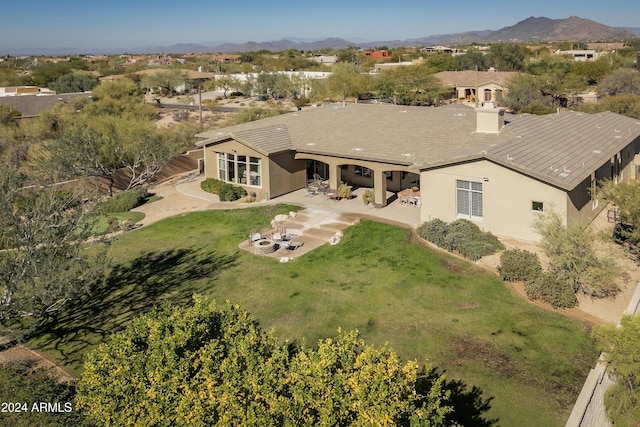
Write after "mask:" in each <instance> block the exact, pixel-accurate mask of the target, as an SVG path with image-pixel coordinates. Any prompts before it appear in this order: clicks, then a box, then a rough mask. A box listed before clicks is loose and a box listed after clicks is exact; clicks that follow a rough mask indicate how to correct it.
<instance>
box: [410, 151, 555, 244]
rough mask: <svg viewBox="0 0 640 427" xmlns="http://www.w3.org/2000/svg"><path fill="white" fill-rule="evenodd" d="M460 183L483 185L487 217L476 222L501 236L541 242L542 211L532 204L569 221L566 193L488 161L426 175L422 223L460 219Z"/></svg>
mask: <svg viewBox="0 0 640 427" xmlns="http://www.w3.org/2000/svg"><path fill="white" fill-rule="evenodd" d="M456 180H465V181H474V182H482V193H483V218H482V220H479V221H474V222H475V223H476V224H477V225H478V226H479V227H480V228H481V229H483V230H485V231H490V232H491V233H493V234H495V235H497V236H503V237H511V238H515V239H520V240H527V241H534V242H535V241H538V240H539V238H540V236H539V235H538V234H537V233H536V232H535V231H534V230H533V228H532V223H533V221H534V219H535V218H536V217H537V216H538V215H540V212H537V211H533V210H532V206H531V204H532V201H537V202H543V203H544V209H545V210H548V209H551V208H553V209H554V210H555V211H556V212H558V213H559V214H560V215H561V216H562V217H563V218H565V221H566V214H567V196H566V193H565V192H564V191H562V190H559V189H557V188H554V187H551V186H549V185H547V184H544V183H542V182H540V181H537V180H534V179H532V178H529V177H526V176H524V175H522V174H519V173H517V172H514V171H512V170H509V169H507V168H504V167H502V166H499V165H497V164H495V163H492V162H489V161H486V160H480V161H476V162H470V163H464V164H459V165H454V166H449V167H446V168H440V169H433V170H429V171H424V172H422V173H421V175H420V193H421V196H422V207H421V211H420V219H421V221H429V220H432V219H435V218H440V219H441V220H443V221H446V222H450V221H455V220H456V219H457V218H458V216H457V215H456Z"/></svg>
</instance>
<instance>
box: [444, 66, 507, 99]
mask: <svg viewBox="0 0 640 427" xmlns="http://www.w3.org/2000/svg"><path fill="white" fill-rule="evenodd" d="M518 74H519V73H517V72H514V71H497V70H496V69H495V68H493V67H492V68H490V69H489V70H488V71H474V70H466V71H441V72H439V73H435V74H434V76H435V77H436V78H437V79H438V80H440V82H441V83H442V85H444V86H446V87H449V88H451V89H452V90H453V93H454V98H455V99H459V100H462V101H466V102H473V103H475V101H476V100H477V101H479V102H487V101H495V102H500V101H501V100H502V96H503V95H504V94H505V93H506V92H507V86H508V85H509V82H510V81H511V79H512V78H513V77H514V76H516V75H518ZM476 91H477V92H478V94H479V96H476Z"/></svg>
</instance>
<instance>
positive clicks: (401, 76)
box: [376, 64, 449, 105]
mask: <svg viewBox="0 0 640 427" xmlns="http://www.w3.org/2000/svg"><path fill="white" fill-rule="evenodd" d="M376 89H377V91H378V93H379V94H380V96H381V97H382V98H385V99H389V100H391V101H392V102H393V103H394V104H400V105H435V104H437V103H438V100H439V99H440V98H441V97H442V96H443V95H444V94H446V93H448V92H449V89H446V88H444V87H443V86H442V85H441V84H440V82H439V81H438V79H437V78H435V77H434V76H433V74H432V70H431V68H430V67H429V66H428V65H426V64H421V65H411V66H406V67H399V68H398V69H396V70H388V71H384V72H383V73H382V75H381V76H380V78H379V79H378V80H377V82H376Z"/></svg>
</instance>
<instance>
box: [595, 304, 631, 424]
mask: <svg viewBox="0 0 640 427" xmlns="http://www.w3.org/2000/svg"><path fill="white" fill-rule="evenodd" d="M593 336H594V337H595V338H596V340H597V342H598V344H599V345H600V347H601V349H602V351H603V352H604V353H603V354H604V360H605V363H606V366H607V370H608V371H609V372H611V373H612V374H613V376H614V378H615V380H616V383H615V384H614V385H612V386H611V387H610V388H609V390H607V393H606V395H605V399H604V403H605V407H606V408H607V414H608V415H609V417H610V418H611V420H612V421H613V422H614V423H615V425H621V426H625V425H627V426H632V425H637V423H638V420H640V316H638V315H635V316H632V315H629V314H627V315H625V316H624V317H623V318H622V320H621V321H620V326H619V327H615V326H613V325H602V326H598V327H596V328H595V329H594V331H593Z"/></svg>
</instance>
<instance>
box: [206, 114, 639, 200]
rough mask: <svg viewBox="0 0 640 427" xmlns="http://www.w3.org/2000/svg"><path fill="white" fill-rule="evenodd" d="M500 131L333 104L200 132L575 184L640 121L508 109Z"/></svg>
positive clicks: (267, 147) (465, 118)
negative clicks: (482, 164)
mask: <svg viewBox="0 0 640 427" xmlns="http://www.w3.org/2000/svg"><path fill="white" fill-rule="evenodd" d="M505 123H506V125H505V126H504V127H503V128H502V130H501V131H500V132H499V133H497V134H486V133H477V132H476V112H475V111H474V109H473V108H471V107H467V106H462V105H457V104H454V105H450V106H446V107H437V108H435V107H407V106H398V105H389V104H355V105H354V104H347V105H346V106H343V105H342V104H332V105H327V106H323V107H318V108H313V109H309V110H304V111H302V112H296V113H289V114H284V115H281V116H276V117H271V118H267V119H263V120H259V121H255V122H250V123H244V124H240V125H236V126H231V127H228V128H223V129H218V130H214V131H208V132H203V133H201V134H198V135H196V136H197V137H200V138H205V139H204V140H202V141H200V142H199V143H198V145H200V146H204V145H210V144H215V143H219V142H222V141H225V140H229V139H236V140H237V141H239V142H241V143H243V144H246V145H247V146H249V147H251V148H253V149H255V150H256V151H258V152H259V153H261V154H263V155H267V156H268V155H270V154H275V153H278V152H282V151H286V150H295V151H297V152H299V153H311V154H322V155H329V156H335V157H341V158H347V159H353V160H371V161H378V162H383V163H390V164H395V165H403V166H407V167H410V168H413V169H415V170H416V171H418V170H427V169H432V168H440V167H446V166H447V165H450V164H454V163H460V162H465V161H473V160H479V159H487V160H490V161H493V162H495V163H498V164H501V165H503V166H506V167H508V168H511V169H514V170H517V171H519V172H521V173H524V174H527V175H529V176H532V177H535V178H537V179H540V180H542V181H544V182H547V183H549V184H551V185H554V186H557V187H560V188H563V189H566V190H570V189H572V188H574V187H575V186H576V185H578V184H579V183H580V182H582V180H583V179H585V178H586V177H588V176H589V175H590V174H591V172H593V171H594V170H595V169H597V168H598V167H599V166H601V165H602V164H604V163H605V162H607V161H608V160H609V159H610V158H611V157H613V156H614V155H615V154H616V153H617V152H619V151H620V150H621V149H622V148H623V147H625V146H627V145H628V144H629V143H631V142H632V141H634V140H635V139H636V138H639V137H640V121H637V120H634V119H630V118H628V117H625V116H621V115H619V114H614V113H610V112H606V113H602V114H586V113H578V112H573V111H563V112H560V113H559V114H550V115H546V116H535V115H526V114H525V115H506V116H505Z"/></svg>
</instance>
